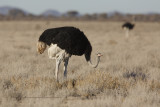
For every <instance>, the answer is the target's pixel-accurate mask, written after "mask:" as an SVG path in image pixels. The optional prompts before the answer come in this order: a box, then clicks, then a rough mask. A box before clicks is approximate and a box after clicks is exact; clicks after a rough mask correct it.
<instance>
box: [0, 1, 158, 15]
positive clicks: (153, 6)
mask: <svg viewBox="0 0 160 107" xmlns="http://www.w3.org/2000/svg"><path fill="white" fill-rule="evenodd" d="M0 6H13V7H18V8H22V9H24V10H26V11H28V12H31V13H34V14H40V13H42V12H44V11H45V10H48V9H53V10H57V11H59V12H62V13H63V12H67V11H69V10H76V11H78V12H79V13H81V14H85V13H97V12H99V13H103V12H112V11H119V12H124V13H147V12H158V13H160V0H0Z"/></svg>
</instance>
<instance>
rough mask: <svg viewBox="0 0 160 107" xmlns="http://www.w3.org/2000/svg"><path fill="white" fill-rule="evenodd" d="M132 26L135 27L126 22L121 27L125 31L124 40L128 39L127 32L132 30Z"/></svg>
mask: <svg viewBox="0 0 160 107" xmlns="http://www.w3.org/2000/svg"><path fill="white" fill-rule="evenodd" d="M134 26H135V25H134V24H132V23H130V22H126V23H124V24H123V25H122V28H123V29H124V30H125V31H126V38H128V37H129V31H130V30H132V29H133V28H134Z"/></svg>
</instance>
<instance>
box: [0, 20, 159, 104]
mask: <svg viewBox="0 0 160 107" xmlns="http://www.w3.org/2000/svg"><path fill="white" fill-rule="evenodd" d="M122 24H123V22H107V21H106V22H105V21H104V22H100V21H99V22H98V21H97V22H94V21H0V106H1V107H22V106H23V107H160V23H159V22H154V23H153V22H136V26H135V28H134V29H133V31H131V32H130V37H129V38H128V39H126V38H125V32H124V30H123V29H122V28H121V25H122ZM61 26H75V27H78V28H79V29H81V30H82V31H83V32H84V34H85V35H86V36H87V38H88V39H89V41H90V42H91V45H92V48H93V50H92V62H93V63H94V62H96V58H95V57H96V54H97V53H98V52H100V53H102V54H103V56H102V57H101V61H100V64H99V66H98V67H97V68H91V67H90V66H89V65H88V63H87V62H86V60H85V58H84V56H72V57H71V58H70V61H69V65H68V77H67V80H65V79H64V78H63V72H62V71H63V63H62V64H61V66H60V73H59V78H60V81H59V82H56V80H55V77H54V71H55V60H51V59H49V58H48V54H47V51H45V52H44V53H43V54H42V55H39V54H38V53H37V41H38V38H39V36H40V34H41V33H42V32H43V31H44V30H45V29H47V28H54V27H61Z"/></svg>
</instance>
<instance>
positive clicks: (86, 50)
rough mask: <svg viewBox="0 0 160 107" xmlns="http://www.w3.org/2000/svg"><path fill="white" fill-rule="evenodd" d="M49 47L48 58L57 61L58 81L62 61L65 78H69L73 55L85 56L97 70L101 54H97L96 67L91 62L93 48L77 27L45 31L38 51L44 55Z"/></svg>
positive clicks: (56, 73) (40, 38)
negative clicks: (70, 61)
mask: <svg viewBox="0 0 160 107" xmlns="http://www.w3.org/2000/svg"><path fill="white" fill-rule="evenodd" d="M47 45H48V46H49V48H48V56H49V58H50V59H55V60H56V69H55V77H56V79H57V81H58V71H59V66H60V63H61V61H63V62H64V77H67V65H68V61H69V58H70V57H71V56H72V55H78V56H81V55H83V54H84V55H85V59H86V61H87V62H88V63H89V65H90V66H92V67H94V68H96V67H97V66H98V64H99V61H100V57H101V56H102V54H101V53H98V54H97V62H96V64H95V65H93V64H92V62H91V52H92V46H91V44H90V42H89V40H88V39H87V37H86V36H85V35H84V33H83V32H82V31H80V30H79V29H78V28H75V27H59V28H52V29H47V30H45V31H44V32H43V33H42V34H41V36H40V37H39V41H38V43H37V51H38V53H40V54H42V53H43V52H44V51H45V49H46V47H47Z"/></svg>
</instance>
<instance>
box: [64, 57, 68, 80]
mask: <svg viewBox="0 0 160 107" xmlns="http://www.w3.org/2000/svg"><path fill="white" fill-rule="evenodd" d="M68 61H69V58H66V59H65V60H64V68H63V69H64V77H65V78H67V66H68Z"/></svg>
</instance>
